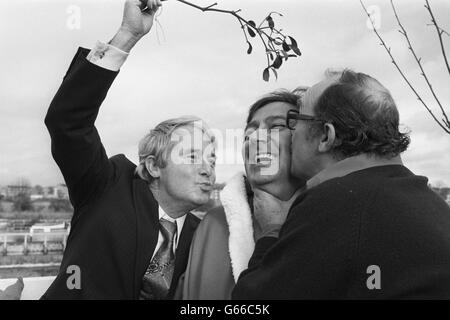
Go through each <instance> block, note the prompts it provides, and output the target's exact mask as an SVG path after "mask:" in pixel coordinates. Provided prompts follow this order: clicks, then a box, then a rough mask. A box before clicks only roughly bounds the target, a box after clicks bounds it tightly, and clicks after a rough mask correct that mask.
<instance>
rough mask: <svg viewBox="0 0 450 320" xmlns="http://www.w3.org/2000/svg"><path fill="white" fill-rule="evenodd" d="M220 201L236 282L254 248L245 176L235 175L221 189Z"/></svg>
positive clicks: (246, 265)
mask: <svg viewBox="0 0 450 320" xmlns="http://www.w3.org/2000/svg"><path fill="white" fill-rule="evenodd" d="M220 199H221V202H222V205H223V208H224V211H225V216H226V219H227V223H228V229H229V230H230V237H229V240H228V247H229V250H230V260H231V268H232V271H233V277H234V281H235V282H237V279H238V278H239V275H240V274H241V272H242V271H244V270H245V269H247V267H248V262H249V260H250V258H251V256H252V254H253V250H254V248H255V240H254V238H253V220H252V213H251V210H250V206H249V204H248V198H247V191H246V188H245V176H244V174H243V173H242V172H240V173H238V174H236V175H235V176H234V177H233V178H231V180H230V181H228V183H227V185H226V186H225V187H224V188H223V190H222V192H221V194H220Z"/></svg>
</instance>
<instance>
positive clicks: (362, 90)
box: [232, 70, 450, 299]
mask: <svg viewBox="0 0 450 320" xmlns="http://www.w3.org/2000/svg"><path fill="white" fill-rule="evenodd" d="M286 122H287V126H288V127H289V128H290V129H291V130H292V161H291V173H292V174H293V175H294V176H295V177H297V178H300V179H305V180H307V183H306V191H305V192H303V193H302V194H301V195H300V196H299V197H298V198H297V199H296V200H295V201H294V203H293V205H292V207H291V208H290V210H286V209H285V208H286V206H285V204H284V203H283V202H281V201H279V200H277V199H276V198H275V197H270V196H268V195H266V196H265V197H261V198H260V199H259V200H258V201H259V204H257V203H255V215H263V216H264V215H266V216H269V215H273V214H277V215H283V214H284V215H285V217H286V216H287V218H286V220H285V222H284V224H283V225H282V227H281V230H280V231H279V233H278V234H276V233H274V234H272V235H271V236H267V237H263V238H261V239H259V240H258V242H257V243H256V245H255V250H254V253H253V256H252V258H251V259H250V262H249V266H248V269H247V270H246V271H244V272H243V273H242V274H241V276H240V278H239V281H238V282H237V284H236V286H235V288H234V291H233V295H232V296H233V298H234V299H399V298H401V299H421V298H422V299H436V298H437V299H445V298H446V299H448V298H450V208H449V206H448V205H447V204H446V203H445V202H444V200H443V199H441V198H440V197H439V196H438V195H437V194H436V193H434V192H433V191H432V190H431V189H430V188H429V187H428V186H427V182H428V180H427V178H425V177H422V176H416V175H415V174H413V173H412V172H411V171H410V170H408V169H407V168H406V167H405V166H404V165H403V163H402V159H401V157H400V154H401V153H402V152H403V151H405V150H406V149H407V147H408V145H409V142H410V140H409V137H408V135H407V134H405V133H401V132H400V131H399V128H398V127H399V114H398V111H397V107H396V105H395V102H394V100H393V98H392V96H391V94H390V93H389V91H388V90H387V89H386V88H385V87H384V86H382V85H381V84H380V83H379V82H378V81H377V80H375V79H374V78H372V77H370V76H368V75H366V74H363V73H356V72H353V71H350V70H345V71H343V72H341V73H334V74H331V75H330V76H329V77H328V78H327V79H326V80H324V81H322V82H320V83H318V84H316V85H314V86H313V87H311V88H310V89H309V90H308V91H307V92H306V94H305V96H304V97H303V99H302V101H301V107H300V111H299V112H297V111H289V112H288V114H287V120H286ZM256 211H258V212H256ZM274 230H277V228H276V226H274Z"/></svg>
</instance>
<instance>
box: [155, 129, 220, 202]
mask: <svg viewBox="0 0 450 320" xmlns="http://www.w3.org/2000/svg"><path fill="white" fill-rule="evenodd" d="M172 140H173V141H177V142H176V144H175V145H174V146H173V147H172V149H171V152H170V155H169V157H168V160H167V164H166V166H165V167H164V168H160V179H159V180H160V183H159V189H160V191H162V192H165V193H166V194H167V196H169V197H170V198H171V199H172V200H173V201H176V202H178V204H179V205H178V206H181V207H183V208H185V209H186V210H192V209H195V208H197V207H199V206H201V205H203V204H205V203H207V202H208V201H209V198H210V194H211V191H212V189H213V185H214V182H215V180H216V174H215V163H216V156H215V145H214V143H213V142H211V135H210V134H209V133H208V132H205V131H204V130H202V128H200V127H197V126H186V127H182V128H179V129H177V130H175V131H174V133H173V134H172Z"/></svg>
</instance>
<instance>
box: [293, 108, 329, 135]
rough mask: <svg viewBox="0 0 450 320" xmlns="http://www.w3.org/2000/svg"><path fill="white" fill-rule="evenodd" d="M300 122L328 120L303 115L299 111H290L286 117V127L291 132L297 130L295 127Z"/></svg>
mask: <svg viewBox="0 0 450 320" xmlns="http://www.w3.org/2000/svg"><path fill="white" fill-rule="evenodd" d="M298 120H304V121H317V122H327V120H325V119H321V118H317V117H314V116H309V115H306V114H301V113H299V112H298V111H297V110H289V111H288V113H287V116H286V126H287V127H288V128H289V129H290V130H295V125H296V124H297V121H298Z"/></svg>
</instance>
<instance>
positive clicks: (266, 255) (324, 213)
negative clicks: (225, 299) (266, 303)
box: [232, 199, 355, 300]
mask: <svg viewBox="0 0 450 320" xmlns="http://www.w3.org/2000/svg"><path fill="white" fill-rule="evenodd" d="M320 202H322V203H323V200H321V199H317V200H314V201H310V200H308V199H307V200H305V201H304V202H301V203H298V204H297V205H295V206H294V207H293V208H292V209H291V211H290V213H289V216H288V219H287V220H286V222H285V224H284V225H283V227H282V229H281V231H280V236H279V238H278V239H276V238H269V237H265V238H261V239H259V240H258V242H257V243H256V246H255V251H254V253H253V256H252V258H251V260H250V262H249V268H248V269H247V270H245V271H244V272H243V273H242V274H241V276H240V277H239V279H238V281H237V284H236V286H235V287H234V290H233V292H232V299H237V300H248V299H250V300H253V299H326V298H338V297H344V296H345V294H346V289H347V287H348V284H347V279H348V271H349V268H350V261H351V260H350V257H351V254H352V252H351V250H350V249H351V246H352V244H354V243H355V242H354V241H355V239H354V237H355V233H354V232H353V231H354V230H353V226H351V225H350V223H349V222H347V221H344V219H343V217H342V215H344V214H347V213H346V212H344V213H342V215H340V214H334V216H333V215H331V214H330V212H329V211H330V209H329V208H328V209H327V208H325V207H324V206H322V207H319V205H320ZM336 225H337V226H338V228H336V227H335V226H336Z"/></svg>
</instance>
